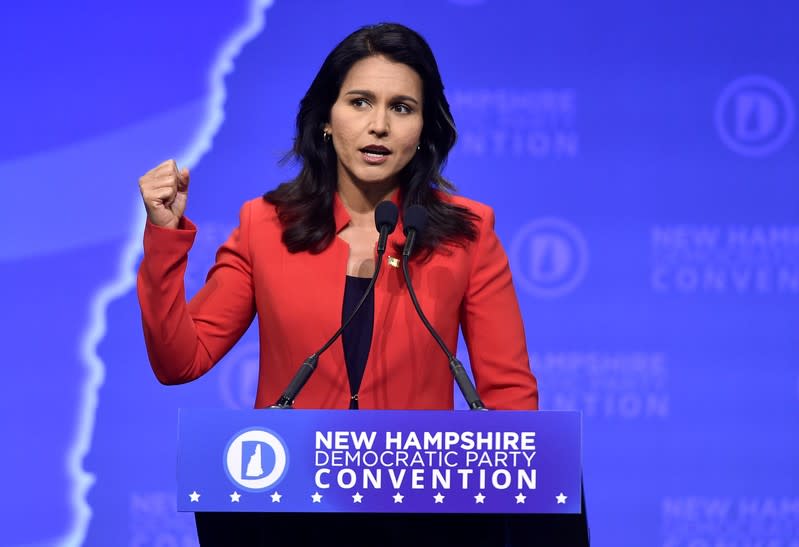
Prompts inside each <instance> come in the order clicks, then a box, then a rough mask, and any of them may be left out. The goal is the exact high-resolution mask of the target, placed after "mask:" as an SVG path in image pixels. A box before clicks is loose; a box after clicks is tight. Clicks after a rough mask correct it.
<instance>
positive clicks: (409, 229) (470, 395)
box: [402, 205, 488, 410]
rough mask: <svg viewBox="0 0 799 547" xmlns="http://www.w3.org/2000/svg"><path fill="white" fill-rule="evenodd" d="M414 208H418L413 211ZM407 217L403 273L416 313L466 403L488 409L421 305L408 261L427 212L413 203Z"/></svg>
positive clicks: (461, 364) (471, 406) (470, 407)
mask: <svg viewBox="0 0 799 547" xmlns="http://www.w3.org/2000/svg"><path fill="white" fill-rule="evenodd" d="M412 209H417V210H416V211H411V210H412ZM405 218H406V219H407V220H409V221H410V220H413V222H408V223H407V224H406V225H405V235H406V238H407V239H406V240H405V247H404V248H403V249H402V275H403V276H404V277H405V285H406V286H407V287H408V294H410V295H411V302H413V307H414V308H415V309H416V313H417V314H418V315H419V318H420V319H421V320H422V323H424V326H425V327H426V328H427V330H428V332H430V334H431V335H432V336H433V338H434V339H435V341H436V342H437V343H438V345H439V346H440V347H441V349H442V350H443V351H444V354H445V355H446V356H447V359H448V360H449V370H450V371H451V372H452V375H453V376H454V377H455V383H457V384H458V389H460V391H461V394H462V395H463V398H464V399H466V404H467V405H469V410H488V409H487V408H486V406H485V404H484V403H483V401H481V400H480V396H479V395H478V394H477V390H476V389H475V387H474V384H472V381H471V380H470V379H469V375H468V374H466V369H465V368H464V366H463V363H461V362H460V361H459V360H458V358H457V357H455V355H453V354H452V352H450V351H449V348H447V345H446V344H445V343H444V341H443V340H442V339H441V337H440V336H439V335H438V333H437V332H436V330H435V329H434V328H433V325H431V324H430V322H429V321H428V320H427V317H426V316H425V314H424V312H423V311H422V307H421V306H420V305H419V301H418V300H417V298H416V291H414V290H413V283H411V276H410V274H409V273H408V261H409V259H410V256H411V250H412V249H413V245H414V243H415V242H416V236H417V232H419V231H421V229H422V227H423V226H424V225H425V223H426V221H427V212H426V211H425V210H424V209H423V208H422V207H420V206H418V205H413V206H411V207H409V210H408V212H407V213H406V215H405Z"/></svg>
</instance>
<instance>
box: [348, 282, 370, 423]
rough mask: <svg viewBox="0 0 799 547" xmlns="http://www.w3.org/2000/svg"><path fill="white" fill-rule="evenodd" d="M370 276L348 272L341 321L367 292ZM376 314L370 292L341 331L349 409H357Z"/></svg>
mask: <svg viewBox="0 0 799 547" xmlns="http://www.w3.org/2000/svg"><path fill="white" fill-rule="evenodd" d="M370 281H371V278H369V277H353V276H350V275H348V276H347V282H346V284H345V286H344V305H343V306H342V307H341V322H342V323H343V322H344V321H345V320H346V319H347V317H349V315H350V314H351V313H352V311H353V310H354V309H355V306H357V305H358V302H359V301H360V300H361V298H362V297H363V293H364V292H366V288H367V287H368V286H369V282H370ZM374 317H375V293H374V291H372V292H371V293H370V294H369V297H368V298H367V299H366V302H364V303H363V306H362V307H361V309H360V310H359V311H358V315H356V316H355V317H354V318H353V319H352V322H351V323H350V324H349V325H347V328H345V329H344V332H343V333H341V343H342V345H343V346H344V361H345V362H346V363H347V377H348V378H349V381H350V408H351V409H357V408H358V390H359V389H360V388H361V379H362V378H363V372H364V370H366V360H367V359H368V358H369V347H370V346H371V345H372V324H373V323H374Z"/></svg>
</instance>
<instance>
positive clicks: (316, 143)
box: [264, 23, 478, 254]
mask: <svg viewBox="0 0 799 547" xmlns="http://www.w3.org/2000/svg"><path fill="white" fill-rule="evenodd" d="M374 55H383V56H385V57H387V58H388V59H390V60H392V61H394V62H397V63H403V64H405V65H408V66H409V67H411V68H412V69H413V70H415V71H416V73H417V74H418V75H419V77H420V79H421V80H422V86H423V100H422V103H423V120H424V122H423V127H422V134H421V137H420V148H419V150H418V151H417V152H416V154H415V155H414V157H413V158H412V159H411V161H410V162H409V163H408V165H406V166H405V168H404V169H403V171H402V172H401V173H400V175H399V176H400V194H401V195H402V204H401V208H402V210H405V209H406V208H407V207H409V206H410V205H413V204H417V205H421V206H423V207H424V208H425V209H427V212H428V215H429V219H428V227H427V229H426V230H425V233H424V234H423V235H422V237H421V238H420V240H418V243H417V247H416V248H417V250H418V251H419V252H422V253H424V254H427V253H429V252H430V251H432V250H433V249H434V248H435V247H437V246H438V245H440V244H442V243H453V244H456V245H461V246H462V245H464V244H465V243H466V241H473V240H474V239H476V237H477V229H476V228H475V221H476V220H477V219H478V217H477V216H476V215H475V214H474V213H472V212H471V211H469V210H468V209H466V208H465V207H460V206H458V205H453V204H451V203H447V202H445V201H444V200H443V199H442V196H441V195H440V193H439V191H445V192H454V191H455V187H454V185H453V184H452V183H451V182H449V181H448V180H446V179H445V178H444V177H442V176H441V169H442V167H443V166H444V163H445V162H446V159H447V155H448V154H449V151H450V149H452V146H453V145H454V144H455V139H456V135H457V134H456V131H455V122H454V121H453V119H452V115H451V114H450V110H449V103H448V102H447V99H446V97H445V96H444V84H443V83H442V81H441V74H440V73H439V71H438V65H437V64H436V60H435V57H434V56H433V52H432V51H431V49H430V46H429V45H428V44H427V42H425V40H424V38H422V37H421V36H420V35H419V34H418V33H416V32H415V31H413V30H411V29H409V28H408V27H405V26H403V25H399V24H393V23H382V24H378V25H372V26H367V27H363V28H361V29H359V30H357V31H355V32H353V33H352V34H350V35H349V36H347V37H346V38H345V39H344V40H343V41H342V42H341V43H340V44H338V45H337V46H336V47H335V48H334V49H333V51H331V52H330V54H329V55H328V56H327V58H326V59H325V62H324V63H323V64H322V67H321V68H320V69H319V73H318V74H317V75H316V77H315V78H314V80H313V82H312V83H311V87H310V88H308V91H307V92H306V93H305V97H303V99H302V101H301V102H300V109H299V112H298V113H297V133H296V135H295V137H294V146H293V147H292V150H291V152H289V154H288V155H287V158H291V157H294V158H296V159H297V160H298V161H299V162H300V163H301V166H302V167H301V170H300V173H299V174H298V175H297V177H296V178H294V179H293V180H291V181H289V182H285V183H283V184H281V185H280V186H278V187H277V188H276V189H274V190H271V191H269V192H267V193H266V194H264V199H265V200H266V201H268V202H269V203H272V204H274V205H275V206H276V208H277V213H278V218H279V219H280V223H281V224H282V226H283V236H282V238H283V243H284V244H285V245H286V247H288V249H289V251H291V252H300V251H310V252H312V253H318V252H321V251H323V250H324V249H325V248H327V246H328V245H330V243H331V242H332V241H333V238H334V237H335V236H336V234H335V232H336V229H335V221H334V218H333V199H334V193H335V192H336V183H337V178H336V176H337V175H336V173H337V166H336V164H337V159H336V152H335V150H334V148H333V146H332V145H331V144H329V143H326V142H324V140H323V138H322V131H323V128H324V126H325V124H326V123H327V122H328V121H329V119H330V111H331V109H332V107H333V104H334V103H335V102H336V100H337V98H338V94H339V91H340V90H341V85H342V83H343V82H344V79H345V77H346V76H347V73H348V72H349V70H350V68H352V66H353V65H354V64H355V63H356V62H358V61H360V60H361V59H364V58H366V57H370V56H374Z"/></svg>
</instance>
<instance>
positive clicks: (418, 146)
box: [416, 144, 422, 152]
mask: <svg viewBox="0 0 799 547" xmlns="http://www.w3.org/2000/svg"><path fill="white" fill-rule="evenodd" d="M421 149H422V145H421V144H417V145H416V151H417V152H418V151H419V150H421Z"/></svg>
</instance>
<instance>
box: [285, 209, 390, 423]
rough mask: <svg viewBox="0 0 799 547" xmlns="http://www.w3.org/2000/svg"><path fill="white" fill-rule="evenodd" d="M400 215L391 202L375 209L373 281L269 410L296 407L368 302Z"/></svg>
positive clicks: (304, 362)
mask: <svg viewBox="0 0 799 547" xmlns="http://www.w3.org/2000/svg"><path fill="white" fill-rule="evenodd" d="M398 215H399V212H398V210H397V206H396V205H394V203H393V202H391V201H381V202H380V203H379V204H378V205H377V208H376V209H375V227H376V228H377V231H378V232H380V237H379V238H378V240H377V263H376V264H375V271H374V273H373V274H372V279H371V280H370V281H369V286H368V287H366V290H365V291H364V292H363V296H362V297H361V299H360V300H359V301H358V305H357V306H355V309H354V310H352V313H351V314H350V315H349V317H347V319H346V321H344V323H342V325H341V327H340V328H339V329H338V330H337V331H336V333H335V334H334V335H333V336H331V337H330V340H328V341H327V342H325V344H324V345H323V346H322V347H321V348H319V349H318V350H317V351H316V352H315V353H313V354H312V355H310V356H309V357H308V358H307V359H305V361H303V363H302V365H300V368H299V370H297V372H296V374H295V375H294V377H293V378H292V379H291V382H289V385H288V386H287V387H286V390H285V391H284V392H283V394H282V395H281V396H280V398H279V399H278V400H277V401H276V402H275V404H273V405H272V406H271V407H269V408H282V409H286V408H291V407H292V406H293V405H294V399H296V398H297V395H298V394H299V392H300V390H301V389H302V388H303V386H305V383H306V382H307V381H308V379H309V378H310V377H311V374H313V373H314V371H315V370H316V366H317V365H318V364H319V356H320V355H322V353H324V352H325V350H327V348H329V347H330V346H331V345H333V342H335V341H336V339H337V338H338V337H339V336H341V333H342V332H344V329H345V328H347V325H349V324H350V322H351V321H352V320H353V318H354V317H355V315H357V313H358V311H359V310H360V309H361V307H362V306H363V303H364V302H366V298H367V297H368V296H369V293H370V292H372V290H373V289H374V286H375V281H377V275H378V274H379V273H380V266H381V265H382V264H383V254H384V253H385V252H386V245H387V242H388V236H389V234H391V232H393V231H394V228H396V226H397V216H398Z"/></svg>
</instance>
